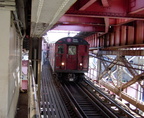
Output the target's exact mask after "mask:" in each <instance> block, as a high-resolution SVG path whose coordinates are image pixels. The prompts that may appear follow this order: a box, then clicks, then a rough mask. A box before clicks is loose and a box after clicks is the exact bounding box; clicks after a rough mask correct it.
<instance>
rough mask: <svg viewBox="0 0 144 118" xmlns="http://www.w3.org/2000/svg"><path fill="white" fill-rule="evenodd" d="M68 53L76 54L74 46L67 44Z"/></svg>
mask: <svg viewBox="0 0 144 118" xmlns="http://www.w3.org/2000/svg"><path fill="white" fill-rule="evenodd" d="M68 54H69V55H76V46H69V47H68Z"/></svg>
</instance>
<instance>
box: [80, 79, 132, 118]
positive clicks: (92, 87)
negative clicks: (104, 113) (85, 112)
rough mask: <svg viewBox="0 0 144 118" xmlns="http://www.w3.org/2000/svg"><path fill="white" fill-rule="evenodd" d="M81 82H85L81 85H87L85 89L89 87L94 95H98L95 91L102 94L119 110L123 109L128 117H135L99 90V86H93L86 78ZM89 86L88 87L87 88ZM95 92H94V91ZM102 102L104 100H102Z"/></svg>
mask: <svg viewBox="0 0 144 118" xmlns="http://www.w3.org/2000/svg"><path fill="white" fill-rule="evenodd" d="M83 82H85V83H84V84H85V85H84V84H82V85H83V86H87V90H89V89H91V90H92V91H91V93H92V94H93V95H95V97H98V96H97V95H96V93H98V94H100V95H101V96H103V97H104V98H105V99H106V100H107V101H109V102H110V103H111V104H112V105H113V106H116V107H117V108H118V109H119V110H121V111H123V113H125V114H126V115H127V116H129V117H130V118H135V116H134V115H133V114H132V113H130V112H129V111H128V110H126V109H124V108H123V107H121V106H120V104H118V103H117V102H116V101H115V100H113V99H112V98H111V97H110V96H108V95H106V94H105V93H104V92H103V91H101V90H100V88H98V87H96V86H94V85H93V84H92V83H91V82H89V81H88V80H84V81H83ZM88 87H89V88H88ZM94 92H95V93H94ZM103 103H104V102H103Z"/></svg>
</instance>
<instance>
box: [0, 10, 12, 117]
mask: <svg viewBox="0 0 144 118" xmlns="http://www.w3.org/2000/svg"><path fill="white" fill-rule="evenodd" d="M0 29H1V31H0V55H1V59H0V65H1V66H0V118H6V117H7V112H8V85H9V84H8V82H9V80H8V78H9V77H8V76H9V75H8V64H9V63H8V61H9V45H10V44H9V39H10V11H2V10H0Z"/></svg>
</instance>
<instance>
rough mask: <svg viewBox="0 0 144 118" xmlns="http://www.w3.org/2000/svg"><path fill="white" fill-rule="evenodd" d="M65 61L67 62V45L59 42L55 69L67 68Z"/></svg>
mask: <svg viewBox="0 0 144 118" xmlns="http://www.w3.org/2000/svg"><path fill="white" fill-rule="evenodd" d="M65 62H66V45H65V44H59V45H57V46H56V53H55V69H56V70H63V69H65Z"/></svg>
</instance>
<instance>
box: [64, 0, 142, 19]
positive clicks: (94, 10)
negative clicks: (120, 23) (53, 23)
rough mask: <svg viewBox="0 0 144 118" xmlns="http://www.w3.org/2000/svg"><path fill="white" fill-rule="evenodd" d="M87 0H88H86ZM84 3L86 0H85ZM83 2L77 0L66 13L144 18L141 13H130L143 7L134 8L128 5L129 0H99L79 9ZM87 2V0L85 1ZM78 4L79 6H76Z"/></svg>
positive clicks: (86, 15)
mask: <svg viewBox="0 0 144 118" xmlns="http://www.w3.org/2000/svg"><path fill="white" fill-rule="evenodd" d="M87 1H88V0H87ZM135 1H137V2H136V3H139V4H140V2H138V1H141V2H142V1H143V0H135ZM85 4H86V0H85ZM85 4H84V3H82V0H81V2H79V1H77V2H76V3H75V4H74V5H73V6H72V7H71V8H70V9H69V10H68V11H67V12H66V14H67V15H69V16H83V17H101V18H102V17H109V18H134V19H142V20H143V18H144V15H143V14H130V12H133V11H135V10H137V9H139V8H141V10H142V9H143V6H144V5H143V4H142V3H141V4H142V5H143V6H142V5H141V6H137V7H135V8H131V9H130V11H129V7H130V1H129V0H109V1H108V0H101V1H96V2H95V3H93V4H91V5H90V6H88V5H87V8H85V9H84V10H79V9H81V8H82V7H84V5H85ZM87 4H88V2H87ZM78 6H80V7H78Z"/></svg>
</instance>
